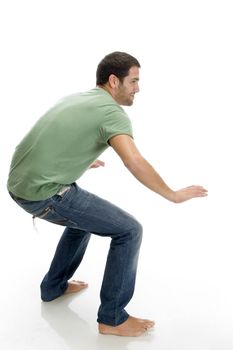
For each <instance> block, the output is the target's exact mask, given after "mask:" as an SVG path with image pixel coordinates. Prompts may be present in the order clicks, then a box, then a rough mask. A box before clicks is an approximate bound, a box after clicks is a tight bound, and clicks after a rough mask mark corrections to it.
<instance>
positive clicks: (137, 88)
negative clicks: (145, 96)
mask: <svg viewBox="0 0 233 350" xmlns="http://www.w3.org/2000/svg"><path fill="white" fill-rule="evenodd" d="M139 91H140V89H139V84H138V83H137V84H136V89H135V93H136V92H139Z"/></svg>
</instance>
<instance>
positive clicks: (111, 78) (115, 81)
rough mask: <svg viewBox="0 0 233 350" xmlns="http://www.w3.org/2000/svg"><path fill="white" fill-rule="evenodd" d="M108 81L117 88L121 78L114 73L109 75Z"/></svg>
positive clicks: (112, 86)
mask: <svg viewBox="0 0 233 350" xmlns="http://www.w3.org/2000/svg"><path fill="white" fill-rule="evenodd" d="M108 82H109V85H110V87H111V88H112V89H114V88H117V87H118V85H119V79H118V78H117V76H116V75H114V74H110V75H109V78H108Z"/></svg>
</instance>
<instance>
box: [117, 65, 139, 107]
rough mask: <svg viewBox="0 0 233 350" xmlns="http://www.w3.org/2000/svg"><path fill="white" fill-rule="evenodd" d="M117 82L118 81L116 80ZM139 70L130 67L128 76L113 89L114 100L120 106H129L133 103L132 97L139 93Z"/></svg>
mask: <svg viewBox="0 0 233 350" xmlns="http://www.w3.org/2000/svg"><path fill="white" fill-rule="evenodd" d="M118 81H119V80H118ZM138 82H139V68H138V67H136V66H135V67H131V68H130V70H129V74H128V75H127V76H126V77H125V78H124V80H123V82H122V83H121V82H120V81H119V83H118V84H117V86H116V89H115V91H114V92H115V96H114V98H115V100H116V101H117V102H118V103H119V104H120V105H122V106H131V105H132V104H133V101H134V95H135V94H136V92H139V86H138Z"/></svg>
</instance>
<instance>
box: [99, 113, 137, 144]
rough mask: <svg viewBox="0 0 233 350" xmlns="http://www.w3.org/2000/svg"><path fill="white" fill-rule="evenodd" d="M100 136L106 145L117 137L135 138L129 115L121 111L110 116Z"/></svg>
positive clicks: (101, 128) (103, 125)
mask: <svg viewBox="0 0 233 350" xmlns="http://www.w3.org/2000/svg"><path fill="white" fill-rule="evenodd" d="M100 135H101V139H102V141H103V142H104V143H108V141H109V139H110V138H111V137H113V136H116V135H129V136H131V137H133V130H132V124H131V121H130V119H129V117H128V116H127V114H126V113H124V112H120V111H117V112H114V113H111V114H108V115H107V116H106V117H105V120H104V122H103V124H102V125H101V127H100Z"/></svg>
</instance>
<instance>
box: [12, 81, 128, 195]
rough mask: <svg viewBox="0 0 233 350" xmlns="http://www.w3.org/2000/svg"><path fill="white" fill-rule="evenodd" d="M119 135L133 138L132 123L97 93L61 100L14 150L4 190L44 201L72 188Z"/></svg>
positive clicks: (98, 90)
mask: <svg viewBox="0 0 233 350" xmlns="http://www.w3.org/2000/svg"><path fill="white" fill-rule="evenodd" d="M120 134H126V135H129V136H131V137H132V126H131V122H130V120H129V118H128V116H127V114H126V113H125V112H124V110H123V109H122V108H121V106H120V105H118V104H117V102H116V101H115V100H114V99H113V98H112V96H111V95H110V94H109V93H108V92H106V91H105V90H103V89H101V88H98V87H97V88H94V89H92V90H90V91H87V92H84V93H78V94H74V95H71V96H68V97H66V98H64V99H63V100H61V101H59V103H58V104H56V105H55V106H54V107H53V108H51V109H50V110H49V111H48V112H47V113H46V114H45V115H44V116H43V117H41V118H40V119H39V120H38V121H37V123H36V124H35V125H34V127H33V128H32V129H31V130H30V132H29V133H28V134H27V135H26V136H25V137H24V139H23V140H22V141H21V142H20V144H19V145H18V146H17V147H16V150H15V153H14V155H13V158H12V162H11V167H10V173H9V178H8V184H7V187H8V190H9V191H10V192H12V193H13V194H14V195H15V196H17V197H20V198H24V199H27V200H43V199H47V198H50V197H51V196H53V195H54V194H56V193H57V192H58V191H59V190H60V189H61V188H62V187H63V186H64V185H67V184H71V183H73V182H75V181H76V180H77V179H78V178H79V177H80V176H81V175H82V174H83V173H84V172H85V171H86V170H87V169H88V168H89V166H90V165H91V164H92V163H93V162H94V161H95V160H96V159H97V158H98V156H99V155H100V154H101V153H102V152H103V151H104V150H105V149H106V148H107V147H108V146H109V144H108V140H109V139H110V138H111V137H113V136H115V135H120Z"/></svg>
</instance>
